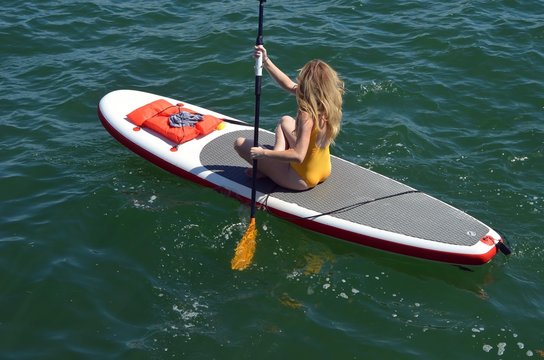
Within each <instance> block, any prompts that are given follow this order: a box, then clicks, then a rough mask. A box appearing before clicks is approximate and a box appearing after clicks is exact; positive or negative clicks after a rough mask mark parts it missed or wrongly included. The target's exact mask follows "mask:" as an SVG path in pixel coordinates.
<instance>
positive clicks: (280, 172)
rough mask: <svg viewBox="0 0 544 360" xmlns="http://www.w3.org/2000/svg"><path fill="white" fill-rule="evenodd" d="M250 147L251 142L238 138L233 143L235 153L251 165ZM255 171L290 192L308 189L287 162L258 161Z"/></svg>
mask: <svg viewBox="0 0 544 360" xmlns="http://www.w3.org/2000/svg"><path fill="white" fill-rule="evenodd" d="M252 146H253V140H251V139H246V138H238V139H236V141H235V143H234V149H235V150H236V152H237V153H238V154H239V155H240V156H241V157H242V158H243V159H244V160H246V161H247V162H248V163H249V164H253V160H252V159H251V155H250V153H249V151H250V149H251V147H252ZM257 170H258V171H259V173H261V174H263V175H265V176H267V177H269V178H270V179H271V180H272V181H274V182H275V183H276V184H278V185H280V186H282V187H284V188H288V189H292V190H306V189H308V185H307V184H306V182H305V181H304V180H302V179H301V178H300V177H299V176H298V174H297V173H296V172H295V170H293V168H292V167H291V164H290V163H289V162H287V161H278V160H274V159H259V160H258V161H257ZM257 175H258V174H257Z"/></svg>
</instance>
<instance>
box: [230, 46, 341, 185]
mask: <svg viewBox="0 0 544 360" xmlns="http://www.w3.org/2000/svg"><path fill="white" fill-rule="evenodd" d="M258 56H263V67H264V68H265V69H266V70H267V71H268V73H269V74H270V75H271V76H272V78H273V79H274V80H275V81H276V82H277V83H278V84H279V85H280V87H281V88H283V89H285V90H286V91H288V92H290V93H292V94H294V95H295V96H296V99H297V105H298V109H297V114H296V118H293V117H291V116H283V117H282V118H281V120H280V121H279V123H278V125H277V127H276V139H275V143H274V148H273V149H265V148H262V147H253V140H252V139H246V138H238V139H236V141H235V143H234V148H235V149H236V151H237V152H238V154H239V155H240V156H241V157H242V158H244V159H245V160H246V161H247V162H249V163H250V164H251V163H252V160H253V159H258V162H257V166H258V172H259V173H258V174H257V175H258V176H259V177H262V176H267V177H269V178H270V179H272V181H274V182H275V183H276V184H278V185H280V186H282V187H285V188H288V189H292V190H307V189H311V188H313V187H314V186H316V185H317V184H319V183H320V182H323V181H325V179H326V178H327V177H328V176H329V175H330V173H331V159H330V152H329V145H330V144H331V143H333V142H334V139H335V138H336V136H337V135H338V132H339V131H340V123H341V121H342V95H343V93H344V84H343V82H342V81H341V80H340V79H339V78H338V74H337V73H336V71H334V70H333V69H332V68H331V67H330V66H329V65H327V64H326V63H325V62H323V61H321V60H311V61H309V62H308V63H306V65H304V67H303V68H302V69H301V70H300V72H299V74H298V76H297V79H296V80H297V82H294V81H293V80H291V79H290V78H289V77H288V76H287V75H285V73H283V72H282V71H281V70H280V69H279V68H278V67H276V66H275V65H274V63H273V62H272V60H270V58H269V57H268V53H267V51H266V49H265V48H264V47H263V46H262V45H258V46H256V47H255V57H258Z"/></svg>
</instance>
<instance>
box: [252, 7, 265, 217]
mask: <svg viewBox="0 0 544 360" xmlns="http://www.w3.org/2000/svg"><path fill="white" fill-rule="evenodd" d="M265 2H266V0H259V30H258V33H257V41H256V42H255V45H263V10H264V3H265ZM262 77H263V56H262V54H261V56H259V57H258V58H257V59H255V122H254V129H253V146H254V147H256V146H259V115H260V113H261V82H262ZM252 165H253V174H252V178H251V218H254V217H255V204H256V202H257V159H253V164H252Z"/></svg>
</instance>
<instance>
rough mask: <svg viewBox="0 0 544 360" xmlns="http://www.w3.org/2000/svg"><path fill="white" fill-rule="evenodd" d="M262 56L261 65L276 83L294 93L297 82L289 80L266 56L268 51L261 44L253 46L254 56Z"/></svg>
mask: <svg viewBox="0 0 544 360" xmlns="http://www.w3.org/2000/svg"><path fill="white" fill-rule="evenodd" d="M261 55H262V56H263V67H264V68H265V69H266V71H268V73H269V74H270V76H272V78H273V79H274V80H275V81H276V82H277V83H278V85H279V86H280V87H281V88H282V89H284V90H286V91H288V92H290V93H293V94H294V93H295V90H296V87H297V83H296V82H294V81H293V80H291V78H289V76H287V75H286V74H285V73H284V72H283V71H281V70H280V69H279V68H278V67H277V66H276V65H275V64H274V63H273V62H272V60H270V58H269V57H268V52H267V51H266V49H265V48H264V46H262V45H257V46H255V56H256V57H257V56H261Z"/></svg>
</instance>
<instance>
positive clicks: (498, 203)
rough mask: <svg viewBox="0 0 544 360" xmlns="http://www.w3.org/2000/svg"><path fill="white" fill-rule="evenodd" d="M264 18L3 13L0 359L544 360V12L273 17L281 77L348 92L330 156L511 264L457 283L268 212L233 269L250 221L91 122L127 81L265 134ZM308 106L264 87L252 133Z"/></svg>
mask: <svg viewBox="0 0 544 360" xmlns="http://www.w3.org/2000/svg"><path fill="white" fill-rule="evenodd" d="M258 5H259V2H258V1H256V0H253V1H249V0H243V1H239V0H237V1H233V0H225V1H200V0H198V1H197V0H186V1H164V0H159V1H131V2H128V1H109V0H103V1H13V0H4V1H3V2H2V6H1V11H0V38H1V41H0V64H1V66H0V204H1V205H0V358H1V359H170V358H176V359H281V358H284V359H297V358H308V359H525V358H534V359H539V358H543V357H544V330H543V329H544V281H543V279H544V275H543V272H544V260H543V257H544V250H543V244H544V239H543V233H544V223H543V220H542V218H543V214H544V181H543V179H544V156H543V155H544V2H543V1H540V0H496V1H492V0H488V1H476V0H474V1H468V0H465V1H452V2H449V1H415V0H403V1H370V0H330V1H307V0H295V1H280V0H277V1H275V0H269V1H267V2H266V5H265V9H264V17H265V23H264V41H265V46H266V47H267V49H268V51H269V55H270V57H271V58H272V59H274V61H275V63H276V64H277V65H278V66H280V67H281V68H282V69H283V70H284V71H285V72H286V73H287V74H289V75H292V76H295V75H296V73H297V69H299V68H300V67H302V65H303V64H304V63H305V62H306V61H307V60H309V59H311V58H322V59H323V60H325V61H327V62H329V63H330V64H331V65H332V66H333V67H334V68H335V69H336V70H337V71H338V72H339V73H340V75H341V76H342V78H343V80H344V81H345V84H346V88H347V93H346V95H345V106H344V124H343V130H342V133H341V135H340V136H339V138H338V139H337V144H336V146H335V147H334V148H333V149H332V152H333V154H335V155H337V156H340V157H343V158H345V159H348V160H350V161H352V162H355V163H357V164H360V165H362V166H365V167H368V168H371V169H372V170H374V171H377V172H379V173H382V174H384V175H386V176H389V177H392V178H394V179H396V180H399V181H401V182H404V183H406V184H408V185H410V186H412V187H415V188H417V189H419V190H422V191H425V192H427V193H429V194H430V195H432V196H435V197H437V198H439V199H441V200H443V201H445V202H448V203H450V204H452V205H454V206H455V207H458V208H460V209H462V210H464V211H466V212H467V213H469V214H471V215H473V216H475V217H476V218H478V219H480V220H481V221H483V222H484V223H486V224H488V225H490V226H491V227H493V228H494V229H496V230H497V231H499V232H500V233H501V234H502V235H503V236H504V237H505V238H506V239H507V240H508V243H509V246H510V247H511V249H512V251H513V254H512V255H510V256H509V257H506V256H504V255H502V254H498V255H497V256H496V257H495V258H494V259H493V260H492V261H491V262H490V263H489V264H486V265H483V266H480V267H476V268H471V269H460V268H459V267H456V266H452V265H447V264H440V263H434V262H428V261H423V260H418V259H414V258H409V257H405V256H400V255H395V254H390V253H385V252H381V251H377V250H374V249H370V248H365V247H361V246H357V245H354V244H350V243H347V242H342V241H339V240H335V239H332V238H329V237H326V236H322V235H319V234H315V233H312V232H309V231H307V230H304V229H301V228H299V227H296V226H295V225H293V224H290V223H287V222H285V221H282V220H279V219H277V218H274V217H273V216H271V215H269V214H268V213H265V212H258V214H257V225H258V227H259V230H260V233H259V237H258V244H257V253H256V255H255V261H254V264H253V265H252V267H251V268H250V269H248V270H247V271H244V272H233V271H232V270H230V259H231V257H232V255H233V252H234V248H235V246H236V243H237V241H238V240H239V239H240V238H241V236H242V235H243V233H244V231H245V229H246V226H247V222H248V220H249V209H248V207H247V206H244V205H241V204H240V203H238V202H237V201H235V200H233V199H230V198H227V197H225V196H224V195H221V194H219V193H216V192H214V191H213V190H210V189H206V188H203V187H199V186H197V185H194V184H192V183H190V182H188V181H186V180H183V179H180V178H177V177H175V176H173V175H171V174H169V173H167V172H165V171H163V170H161V169H159V168H157V167H156V166H154V165H153V164H151V163H149V162H147V161H145V160H143V159H142V158H140V157H138V156H136V155H135V154H133V153H132V152H130V151H129V150H127V149H126V148H124V147H123V146H122V145H120V144H119V143H117V142H116V141H115V140H114V139H113V138H112V137H111V136H110V135H109V134H108V133H107V132H106V131H105V129H104V128H103V127H102V125H101V124H100V121H99V120H98V117H97V115H96V106H97V104H98V102H99V101H100V99H101V97H102V96H104V95H105V94H107V93H108V92H110V91H112V90H116V89H136V90H143V91H148V92H152V93H157V94H161V95H165V96H168V97H172V98H176V99H180V100H184V101H187V102H190V103H193V104H198V105H200V106H203V107H206V108H209V109H212V110H216V111H218V112H221V113H224V114H227V115H230V116H233V117H235V118H238V119H241V120H246V121H249V122H252V121H253V111H254V93H253V84H254V70H253V65H254V62H253V58H252V51H253V45H254V43H255V38H256V34H257V22H258V19H257V15H258V7H259V6H258ZM295 105H296V104H295V103H294V101H293V99H292V98H290V97H288V96H287V95H286V94H285V93H283V92H282V91H281V90H280V89H279V88H278V87H277V86H275V85H274V83H273V81H272V80H271V78H270V77H269V76H266V75H265V77H264V79H263V94H262V110H261V125H262V126H263V127H265V128H268V129H273V127H274V124H275V122H276V121H277V119H278V118H279V117H280V116H281V115H283V114H293V112H294V110H295ZM444 236H447V234H444Z"/></svg>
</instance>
